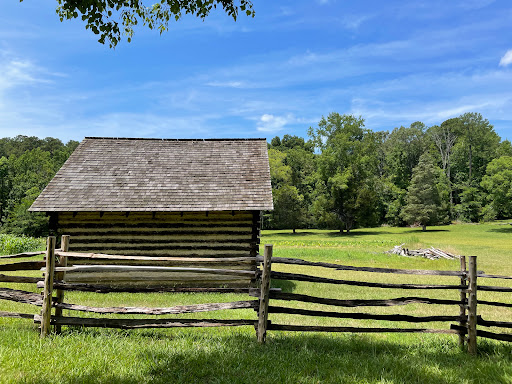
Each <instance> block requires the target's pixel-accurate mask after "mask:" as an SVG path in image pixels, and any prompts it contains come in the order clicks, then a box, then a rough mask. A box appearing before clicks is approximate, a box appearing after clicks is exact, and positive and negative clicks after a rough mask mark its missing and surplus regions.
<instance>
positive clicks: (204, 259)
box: [55, 252, 256, 264]
mask: <svg viewBox="0 0 512 384" xmlns="http://www.w3.org/2000/svg"><path fill="white" fill-rule="evenodd" d="M55 255H56V256H63V257H69V258H71V259H102V260H126V261H131V260H134V261H155V259H157V260H158V261H175V262H185V261H186V262H197V263H203V262H209V261H213V262H216V263H235V262H237V263H238V262H240V263H242V262H244V263H248V264H249V263H254V262H255V261H256V258H255V257H226V258H219V257H165V256H162V257H158V258H156V257H151V256H125V255H107V254H103V253H80V252H56V253H55Z"/></svg>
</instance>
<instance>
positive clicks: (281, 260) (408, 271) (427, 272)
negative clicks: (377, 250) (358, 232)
mask: <svg viewBox="0 0 512 384" xmlns="http://www.w3.org/2000/svg"><path fill="white" fill-rule="evenodd" d="M262 260H263V258H262V257H261V256H258V261H259V262H262ZM272 263H274V264H294V265H306V266H311V267H324V268H331V269H336V270H339V271H361V272H377V273H396V274H405V275H435V276H463V273H461V272H459V271H437V270H426V269H394V268H373V267H353V266H349V265H340V264H332V263H322V262H314V261H306V260H301V259H293V258H287V257H273V258H272Z"/></svg>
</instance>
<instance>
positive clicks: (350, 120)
mask: <svg viewBox="0 0 512 384" xmlns="http://www.w3.org/2000/svg"><path fill="white" fill-rule="evenodd" d="M308 134H309V135H310V137H311V138H312V141H313V142H314V143H315V146H316V147H317V148H319V149H320V151H321V153H320V155H319V157H318V162H317V164H318V168H317V173H318V179H319V182H320V183H321V184H322V187H323V188H322V189H321V190H324V191H325V196H324V199H323V201H324V202H325V205H324V206H323V207H318V208H319V209H323V210H326V211H330V212H333V213H335V214H336V215H337V217H338V219H339V221H340V222H341V223H343V226H344V227H345V229H346V230H347V232H349V231H350V229H351V228H352V227H353V226H354V225H355V224H356V223H361V224H363V223H364V224H366V225H372V224H374V223H375V222H377V220H378V218H377V213H376V212H375V209H372V208H374V207H375V205H376V204H377V197H378V196H377V191H376V186H377V185H378V184H377V177H376V173H377V169H378V158H377V156H376V154H377V148H378V138H377V136H376V135H375V134H374V133H373V132H372V131H370V130H368V129H366V128H364V120H363V119H362V118H361V117H355V116H352V115H340V114H338V113H335V112H333V113H331V114H329V116H328V117H327V118H325V117H322V119H321V120H320V122H319V123H318V128H316V129H313V128H310V129H309V132H308ZM340 230H341V229H340Z"/></svg>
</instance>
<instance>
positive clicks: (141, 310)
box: [54, 300, 259, 315]
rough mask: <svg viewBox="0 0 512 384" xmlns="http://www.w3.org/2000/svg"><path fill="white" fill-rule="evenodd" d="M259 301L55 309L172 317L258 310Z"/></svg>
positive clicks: (81, 306)
mask: <svg viewBox="0 0 512 384" xmlns="http://www.w3.org/2000/svg"><path fill="white" fill-rule="evenodd" d="M258 303H259V302H258V300H250V301H234V302H230V303H209V304H192V305H179V306H175V307H170V308H148V307H90V306H85V305H77V304H68V303H55V304H54V307H55V308H61V309H68V310H72V311H82V312H93V313H117V314H130V315H135V314H136V315H171V314H183V313H198V312H211V311H221V310H227V309H243V308H252V309H256V308H258Z"/></svg>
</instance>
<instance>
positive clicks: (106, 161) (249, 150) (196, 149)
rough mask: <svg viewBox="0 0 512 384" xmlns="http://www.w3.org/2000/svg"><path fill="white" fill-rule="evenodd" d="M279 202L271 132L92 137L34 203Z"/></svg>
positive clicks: (133, 206)
mask: <svg viewBox="0 0 512 384" xmlns="http://www.w3.org/2000/svg"><path fill="white" fill-rule="evenodd" d="M268 209H273V204H272V189H271V185H270V171H269V163H268V153H267V143H266V140H265V139H208V140H162V139H118V138H85V139H84V140H83V141H82V142H81V143H80V145H79V146H78V147H77V149H76V150H75V152H73V154H72V155H71V156H70V157H69V159H68V161H67V162H66V163H65V164H64V165H63V166H62V168H61V169H60V170H59V171H58V172H57V174H56V175H55V177H54V178H53V179H52V181H50V183H49V184H48V186H47V187H46V188H45V189H44V190H43V192H42V193H41V194H40V195H39V197H38V198H37V199H36V201H35V202H34V203H33V204H32V206H31V207H30V211H43V212H52V211H101V210H116V211H183V210H187V211H208V210H211V211H213V210H268Z"/></svg>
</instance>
